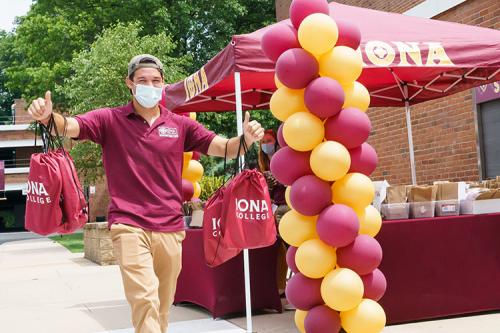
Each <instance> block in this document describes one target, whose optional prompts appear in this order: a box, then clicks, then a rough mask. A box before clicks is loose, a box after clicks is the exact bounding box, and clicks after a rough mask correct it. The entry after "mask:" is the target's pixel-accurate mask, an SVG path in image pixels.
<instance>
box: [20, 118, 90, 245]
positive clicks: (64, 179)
mask: <svg viewBox="0 0 500 333" xmlns="http://www.w3.org/2000/svg"><path fill="white" fill-rule="evenodd" d="M65 127H66V125H65ZM40 128H41V131H42V141H43V147H44V152H43V153H37V154H33V155H32V156H31V161H30V173H29V176H28V193H27V197H26V199H27V200H26V214H25V228H26V229H27V230H29V231H32V232H35V233H37V234H40V235H44V236H45V235H48V234H52V233H59V234H68V233H72V232H74V231H75V230H77V229H80V228H81V227H83V225H84V224H85V222H86V221H87V219H88V206H87V203H86V201H85V197H84V195H83V191H82V188H81V185H80V182H79V180H78V176H77V174H76V169H75V166H74V163H73V160H72V159H71V156H70V155H69V154H68V153H67V152H66V150H64V148H63V145H62V141H61V139H60V137H59V134H58V133H57V128H55V126H54V119H53V118H51V119H50V121H49V124H48V125H47V127H45V126H43V125H40ZM53 129H54V130H55V132H56V136H55V137H53V136H51V134H50V133H52V130H53ZM35 140H36V139H35Z"/></svg>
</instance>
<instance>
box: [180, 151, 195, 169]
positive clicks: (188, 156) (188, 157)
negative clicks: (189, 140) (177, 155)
mask: <svg viewBox="0 0 500 333" xmlns="http://www.w3.org/2000/svg"><path fill="white" fill-rule="evenodd" d="M183 158H184V164H183V165H182V170H183V171H184V170H185V169H186V168H187V167H188V165H189V161H191V159H192V158H193V152H192V151H190V152H186V153H184V155H183Z"/></svg>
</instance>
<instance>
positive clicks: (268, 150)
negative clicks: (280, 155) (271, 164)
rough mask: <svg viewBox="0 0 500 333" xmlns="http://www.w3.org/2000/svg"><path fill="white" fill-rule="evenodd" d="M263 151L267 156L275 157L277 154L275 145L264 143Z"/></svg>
mask: <svg viewBox="0 0 500 333" xmlns="http://www.w3.org/2000/svg"><path fill="white" fill-rule="evenodd" d="M261 148H262V151H263V152H264V153H265V154H267V155H273V154H274V153H275V152H276V148H275V145H274V143H263V144H262V145H261Z"/></svg>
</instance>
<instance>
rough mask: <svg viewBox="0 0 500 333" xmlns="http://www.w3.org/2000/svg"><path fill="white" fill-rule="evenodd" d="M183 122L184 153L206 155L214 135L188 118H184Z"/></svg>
mask: <svg viewBox="0 0 500 333" xmlns="http://www.w3.org/2000/svg"><path fill="white" fill-rule="evenodd" d="M184 121H185V122H184V124H185V125H184V126H185V130H186V140H185V141H184V151H198V152H200V153H202V154H205V155H206V154H207V152H208V148H209V147H210V144H211V143H212V140H213V139H214V138H215V136H216V134H215V133H214V132H212V131H209V130H208V129H206V128H205V127H204V126H203V125H202V124H200V123H198V122H196V121H194V120H192V119H190V118H187V117H185V120H184Z"/></svg>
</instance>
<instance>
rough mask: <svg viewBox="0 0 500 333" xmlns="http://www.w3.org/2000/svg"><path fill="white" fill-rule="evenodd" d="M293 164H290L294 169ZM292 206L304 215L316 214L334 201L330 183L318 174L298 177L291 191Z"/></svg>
mask: <svg viewBox="0 0 500 333" xmlns="http://www.w3.org/2000/svg"><path fill="white" fill-rule="evenodd" d="M292 167H295V166H294V165H293V164H290V165H289V168H290V169H292ZM290 201H291V204H292V207H293V208H294V209H295V210H296V211H297V212H299V213H300V214H302V215H306V216H314V215H318V214H319V213H321V211H322V210H323V209H325V208H326V207H327V206H328V205H330V204H331V203H332V190H331V187H330V184H329V183H328V182H325V181H323V180H321V179H319V178H318V177H316V176H313V175H308V176H303V177H300V178H299V179H297V180H296V181H295V182H294V183H293V184H292V189H291V191H290Z"/></svg>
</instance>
